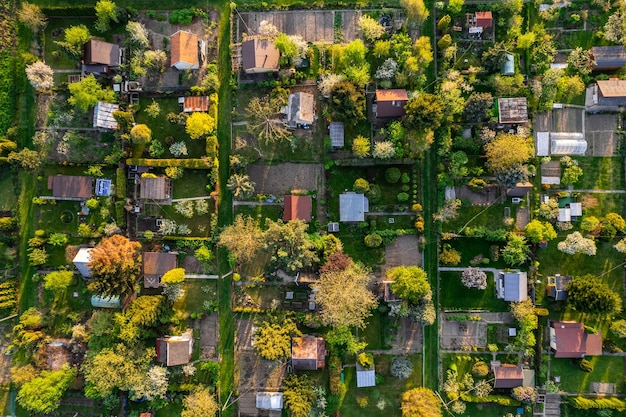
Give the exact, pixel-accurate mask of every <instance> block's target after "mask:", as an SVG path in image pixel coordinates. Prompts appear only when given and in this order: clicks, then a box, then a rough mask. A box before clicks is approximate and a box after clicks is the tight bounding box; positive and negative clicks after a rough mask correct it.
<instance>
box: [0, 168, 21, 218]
mask: <svg viewBox="0 0 626 417" xmlns="http://www.w3.org/2000/svg"><path fill="white" fill-rule="evenodd" d="M13 181H15V176H14V175H13V173H12V172H11V168H10V167H9V166H8V165H5V166H3V167H1V168H0V190H3V191H4V192H3V193H1V194H0V210H15V207H16V206H17V193H16V192H15V184H14V182H13Z"/></svg>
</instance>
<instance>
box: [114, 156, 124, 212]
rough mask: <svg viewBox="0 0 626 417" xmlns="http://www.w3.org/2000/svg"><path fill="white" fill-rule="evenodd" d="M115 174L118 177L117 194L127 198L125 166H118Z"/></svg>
mask: <svg viewBox="0 0 626 417" xmlns="http://www.w3.org/2000/svg"><path fill="white" fill-rule="evenodd" d="M115 176H116V178H117V180H116V181H115V195H116V196H117V198H126V170H125V169H124V168H117V170H116V171H115ZM118 224H119V222H118Z"/></svg>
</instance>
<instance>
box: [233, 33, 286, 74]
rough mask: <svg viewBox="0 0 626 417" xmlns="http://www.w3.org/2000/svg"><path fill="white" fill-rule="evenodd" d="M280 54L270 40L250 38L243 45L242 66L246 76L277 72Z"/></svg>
mask: <svg viewBox="0 0 626 417" xmlns="http://www.w3.org/2000/svg"><path fill="white" fill-rule="evenodd" d="M279 60H280V52H279V51H278V49H277V48H276V46H275V45H274V41H271V40H269V39H258V38H249V39H248V40H245V41H243V42H242V43H241V66H242V68H243V71H244V72H245V73H246V74H258V73H266V72H276V71H278V69H279V68H280V64H279Z"/></svg>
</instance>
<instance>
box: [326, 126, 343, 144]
mask: <svg viewBox="0 0 626 417" xmlns="http://www.w3.org/2000/svg"><path fill="white" fill-rule="evenodd" d="M328 130H329V134H330V143H331V145H332V147H333V148H343V146H344V125H343V122H331V123H330V126H328Z"/></svg>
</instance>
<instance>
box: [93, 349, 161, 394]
mask: <svg viewBox="0 0 626 417" xmlns="http://www.w3.org/2000/svg"><path fill="white" fill-rule="evenodd" d="M154 356H155V352H154V349H153V348H151V349H146V350H142V349H139V348H130V347H127V346H125V345H123V344H118V345H116V346H115V347H114V348H105V349H102V350H101V351H99V352H97V353H92V354H91V355H89V356H88V357H87V360H86V361H85V362H84V363H83V366H82V371H83V373H84V375H85V381H86V382H87V386H86V387H85V395H86V396H87V397H90V398H104V397H107V396H109V395H112V394H114V393H116V391H117V390H120V391H130V390H132V389H133V388H134V387H136V386H140V385H141V384H142V381H143V379H144V378H145V377H146V374H147V372H148V370H149V369H150V362H151V361H152V359H153V358H154Z"/></svg>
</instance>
